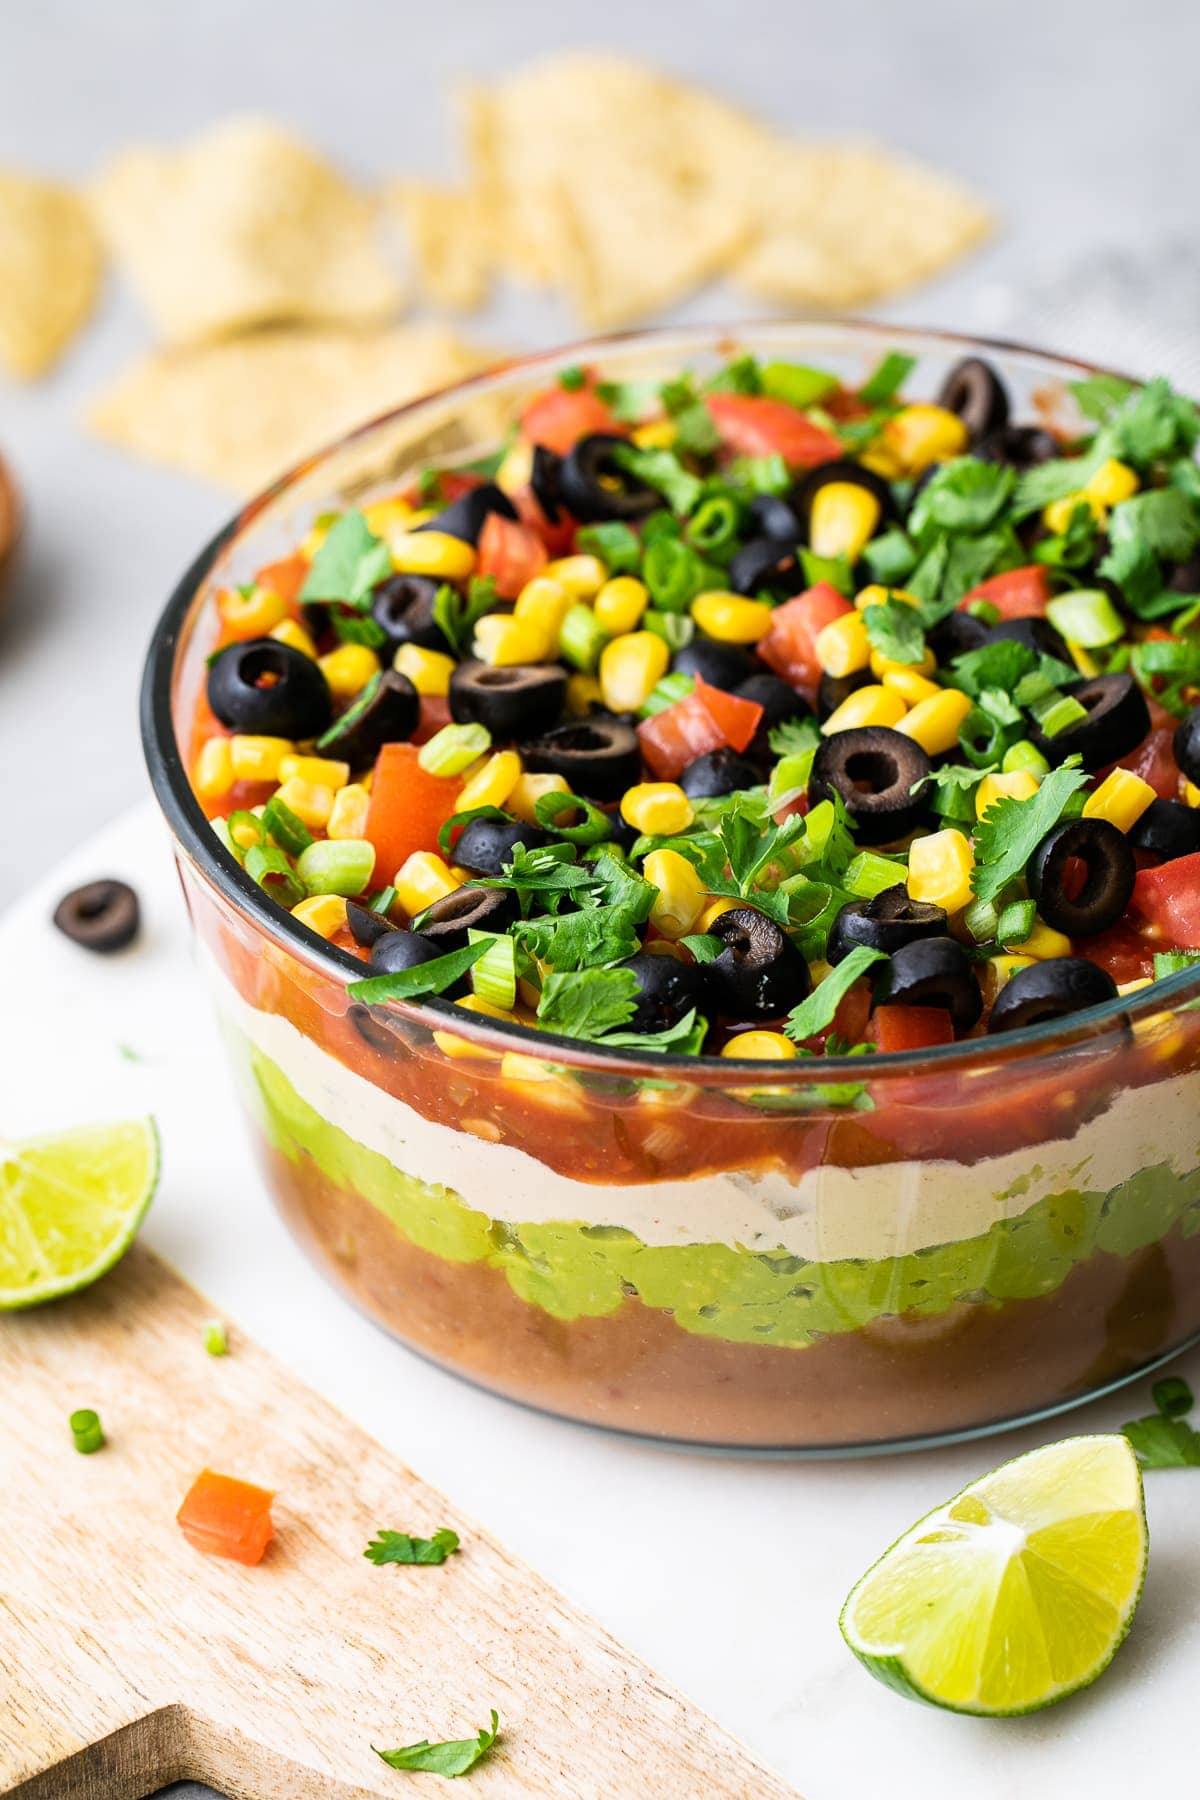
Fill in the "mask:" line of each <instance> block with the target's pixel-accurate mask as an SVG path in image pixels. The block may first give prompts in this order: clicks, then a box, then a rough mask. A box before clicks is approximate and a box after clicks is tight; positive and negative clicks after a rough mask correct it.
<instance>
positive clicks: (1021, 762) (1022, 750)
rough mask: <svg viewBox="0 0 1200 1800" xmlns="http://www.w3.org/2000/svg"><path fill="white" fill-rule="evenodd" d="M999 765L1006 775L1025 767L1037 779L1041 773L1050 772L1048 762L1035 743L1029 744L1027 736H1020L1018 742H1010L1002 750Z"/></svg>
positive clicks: (1015, 772) (1013, 773)
mask: <svg viewBox="0 0 1200 1800" xmlns="http://www.w3.org/2000/svg"><path fill="white" fill-rule="evenodd" d="M1000 767H1001V769H1002V770H1003V771H1004V773H1005V774H1006V775H1015V774H1017V773H1018V771H1019V770H1021V769H1027V770H1028V772H1029V773H1030V774H1031V775H1036V777H1037V779H1038V780H1039V781H1040V780H1041V778H1042V776H1043V775H1048V774H1049V773H1050V764H1049V763H1048V762H1047V761H1046V759H1045V757H1044V756H1043V755H1042V753H1041V751H1040V750H1039V749H1038V747H1037V745H1036V744H1031V743H1030V741H1029V739H1028V738H1022V739H1021V740H1020V742H1019V743H1016V744H1010V746H1009V748H1008V749H1007V750H1006V751H1005V752H1004V757H1003V760H1002V761H1001V764H1000Z"/></svg>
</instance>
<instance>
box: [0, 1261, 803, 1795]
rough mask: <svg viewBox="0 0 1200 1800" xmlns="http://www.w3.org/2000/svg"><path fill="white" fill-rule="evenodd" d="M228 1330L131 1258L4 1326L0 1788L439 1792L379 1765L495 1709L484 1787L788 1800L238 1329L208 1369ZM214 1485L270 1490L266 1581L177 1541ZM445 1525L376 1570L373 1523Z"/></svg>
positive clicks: (777, 1784) (464, 1733) (421, 1528)
mask: <svg viewBox="0 0 1200 1800" xmlns="http://www.w3.org/2000/svg"><path fill="white" fill-rule="evenodd" d="M213 1310H214V1309H213V1308H212V1307H211V1305H209V1304H208V1303H207V1302H206V1301H205V1300H204V1298H203V1296H202V1295H200V1294H198V1293H197V1292H196V1291H195V1290H194V1289H193V1288H190V1287H188V1286H187V1285H186V1284H185V1283H184V1282H183V1281H181V1280H180V1279H179V1277H178V1276H176V1275H175V1274H174V1273H173V1272H172V1271H171V1270H170V1269H168V1268H167V1267H166V1265H165V1264H163V1263H162V1262H160V1261H159V1260H158V1259H157V1258H156V1257H154V1256H153V1255H152V1254H151V1253H150V1252H149V1251H148V1250H145V1249H142V1248H140V1247H137V1248H135V1249H134V1250H132V1251H131V1252H130V1253H129V1255H128V1256H127V1257H126V1258H125V1260H124V1262H123V1263H122V1264H121V1265H120V1267H119V1268H118V1269H117V1270H116V1271H115V1272H114V1273H113V1274H112V1275H110V1276H108V1277H107V1278H106V1279H105V1280H104V1281H102V1282H101V1283H100V1284H99V1285H98V1286H97V1287H95V1288H93V1289H92V1290H91V1291H90V1292H88V1293H86V1294H81V1295H78V1296H76V1297H75V1298H73V1299H71V1300H68V1301H64V1302H60V1303H59V1304H57V1305H55V1306H51V1307H48V1308H45V1309H44V1310H41V1311H38V1312H31V1313H18V1314H9V1315H7V1316H6V1317H4V1318H3V1319H0V1794H4V1795H12V1796H20V1800H134V1797H135V1796H141V1795H145V1794H149V1793H153V1792H155V1790H156V1789H157V1788H159V1787H160V1786H162V1785H164V1784H165V1783H167V1782H170V1781H175V1780H179V1779H182V1778H185V1777H193V1778H196V1779H199V1780H204V1781H209V1782H211V1783H212V1784H213V1785H214V1786H215V1787H217V1788H219V1789H220V1790H221V1791H222V1792H223V1793H226V1794H229V1795H230V1796H232V1800H366V1797H367V1796H386V1795H391V1796H398V1795H403V1794H405V1793H408V1792H412V1793H414V1794H421V1793H433V1792H434V1791H435V1790H438V1791H441V1792H444V1791H445V1790H444V1787H443V1785H442V1778H440V1777H438V1776H436V1775H419V1774H408V1773H401V1772H398V1771H395V1770H392V1769H390V1768H388V1767H387V1766H386V1765H385V1764H384V1763H382V1762H381V1761H380V1760H379V1758H378V1757H377V1756H375V1755H374V1753H373V1751H372V1749H371V1745H372V1744H376V1745H378V1746H380V1747H381V1748H392V1747H394V1746H396V1745H399V1744H409V1743H412V1742H414V1741H416V1740H418V1739H420V1738H425V1737H427V1738H429V1739H430V1740H433V1741H436V1740H438V1739H443V1738H464V1737H471V1736H473V1735H474V1733H475V1731H476V1730H477V1729H478V1727H479V1726H481V1725H485V1724H486V1723H487V1722H488V1717H489V1713H490V1710H491V1708H492V1707H495V1708H496V1710H497V1711H498V1712H499V1714H500V1718H501V1726H502V1736H501V1738H500V1740H499V1741H498V1743H497V1745H496V1747H495V1749H494V1750H493V1751H492V1753H491V1755H490V1756H489V1757H488V1758H487V1759H486V1760H485V1761H483V1762H482V1763H480V1764H479V1765H477V1767H476V1768H475V1769H474V1770H473V1771H472V1773H471V1774H470V1775H469V1776H468V1777H466V1780H467V1781H468V1782H469V1783H470V1786H469V1787H468V1788H465V1789H464V1790H463V1791H464V1792H466V1793H472V1792H478V1793H479V1794H480V1795H481V1796H484V1795H513V1794H531V1795H548V1796H549V1795H552V1796H554V1797H555V1800H572V1797H574V1796H578V1797H579V1800H624V1797H625V1796H645V1795H653V1796H654V1797H655V1800H698V1797H699V1796H701V1795H703V1796H706V1797H709V1796H712V1797H716V1800H725V1797H733V1796H736V1797H737V1800H795V1797H794V1790H793V1789H791V1788H789V1787H788V1786H787V1785H786V1784H785V1783H784V1782H783V1781H781V1780H780V1779H778V1777H776V1776H774V1775H772V1774H770V1773H769V1772H768V1771H767V1770H765V1769H763V1768H762V1767H760V1766H759V1765H758V1764H757V1763H755V1762H754V1761H753V1760H752V1759H751V1757H750V1756H749V1754H748V1753H747V1751H746V1750H745V1749H744V1748H743V1747H742V1746H741V1745H740V1744H738V1743H737V1742H735V1741H734V1740H733V1739H732V1738H730V1737H729V1736H728V1735H727V1734H726V1733H725V1732H723V1731H722V1730H721V1729H720V1727H719V1726H717V1725H716V1724H714V1723H713V1721H712V1720H711V1719H709V1718H708V1717H707V1716H706V1715H705V1714H704V1713H702V1712H700V1711H698V1710H697V1708H695V1707H694V1706H692V1705H691V1704H690V1703H689V1702H688V1701H687V1700H685V1699H684V1698H683V1697H682V1696H681V1695H679V1694H677V1693H675V1692H674V1691H673V1690H672V1689H671V1688H669V1687H668V1686H667V1685H666V1684H665V1683H664V1682H662V1681H661V1680H660V1679H659V1678H658V1677H657V1676H656V1675H655V1674H654V1673H653V1672H652V1671H651V1670H650V1669H648V1668H647V1667H646V1666H645V1665H644V1664H643V1663H640V1662H639V1661H638V1660H637V1659H636V1658H635V1657H634V1656H632V1655H631V1654H630V1653H629V1652H628V1651H626V1650H624V1649H623V1648H622V1647H621V1645H620V1644H618V1643H617V1642H616V1641H615V1640H614V1639H613V1638H611V1637H609V1636H608V1634H607V1633H606V1632H605V1631H604V1630H603V1629H602V1628H601V1627H600V1626H599V1625H597V1624H596V1623H595V1622H594V1621H593V1620H591V1619H589V1618H587V1617H586V1616H585V1615H584V1614H583V1613H581V1612H579V1611H578V1610H577V1608H575V1607H574V1606H573V1605H572V1604H571V1603H570V1602H569V1601H568V1600H566V1599H564V1598H563V1596H562V1595H561V1594H559V1593H557V1592H555V1590H554V1589H553V1588H551V1587H550V1586H549V1585H548V1584H547V1583H546V1582H544V1581H543V1580H542V1579H541V1578H540V1577H539V1576H538V1575H536V1574H535V1573H534V1572H533V1570H532V1569H529V1568H527V1567H526V1566H525V1565H524V1564H522V1563H520V1562H518V1561H517V1560H516V1558H515V1557H513V1556H511V1555H510V1554H509V1553H508V1551H506V1550H505V1549H504V1548H503V1546H502V1545H500V1544H498V1543H497V1542H496V1541H495V1540H494V1539H492V1538H490V1537H488V1536H487V1534H486V1533H485V1532H484V1531H482V1530H481V1529H480V1528H479V1527H478V1526H477V1525H475V1524H474V1523H473V1522H472V1521H471V1520H470V1519H467V1518H464V1517H463V1516H462V1515H461V1514H460V1513H459V1512H458V1511H457V1510H456V1508H455V1507H453V1506H452V1505H451V1504H450V1502H449V1501H447V1500H446V1499H444V1498H443V1496H442V1495H440V1494H438V1493H436V1492H435V1491H434V1490H433V1489H432V1488H429V1487H427V1486H426V1485H425V1484H424V1483H423V1482H422V1481H420V1480H419V1479H418V1478H417V1477H416V1476H415V1475H413V1474H412V1473H411V1471H410V1470H408V1469H406V1468H405V1466H404V1464H403V1463H401V1462H400V1461H398V1460H397V1459H396V1458H395V1457H394V1456H392V1455H390V1454H389V1453H388V1452H387V1451H386V1450H384V1449H383V1448H382V1447H381V1446H380V1445H379V1444H377V1443H375V1442H373V1441H372V1440H371V1439H370V1438H368V1437H367V1436H366V1435H365V1434H364V1433H363V1432H361V1431H359V1430H358V1428H357V1427H356V1426H354V1425H352V1424H351V1423H350V1422H349V1421H348V1420H346V1419H345V1418H343V1417H342V1416H341V1415H340V1414H339V1413H337V1412H335V1411H334V1409H333V1408H332V1407H330V1406H328V1405H326V1403H325V1402H324V1401H322V1400H321V1399H319V1398H318V1397H317V1395H315V1394H314V1393H313V1392H312V1391H311V1390H310V1389H307V1388H305V1387H304V1386H303V1385H302V1384H301V1383H300V1382H298V1381H296V1380H294V1379H293V1378H292V1377H290V1376H289V1375H288V1374H287V1373H286V1371H285V1370H284V1369H282V1368H281V1367H280V1366H279V1365H278V1364H276V1363H275V1362H273V1361H272V1360H271V1358H270V1357H268V1356H267V1355H266V1354H265V1353H264V1352H263V1351H261V1350H259V1349H258V1348H257V1347H256V1346H255V1345H254V1344H252V1343H250V1342H248V1341H247V1340H246V1339H245V1338H243V1337H242V1336H241V1335H240V1334H239V1333H237V1331H236V1329H232V1330H231V1354H230V1355H228V1356H226V1357H211V1356H209V1355H208V1354H207V1353H206V1352H205V1349H204V1346H203V1327H204V1322H205V1321H206V1320H207V1319H208V1318H211V1317H212V1315H213ZM82 1406H91V1407H95V1408H96V1410H97V1411H98V1412H99V1413H100V1415H101V1418H102V1420H103V1423H104V1427H105V1430H106V1433H107V1436H108V1443H107V1445H106V1447H105V1448H104V1449H103V1450H102V1451H100V1452H99V1453H97V1454H96V1455H94V1456H81V1455H80V1454H79V1453H78V1452H77V1451H76V1450H75V1448H74V1445H73V1443H72V1439H71V1435H70V1431H69V1429H68V1426H67V1419H68V1416H69V1414H70V1413H71V1412H72V1411H73V1410H74V1409H75V1408H76V1407H82ZM564 1429H567V1428H566V1427H564ZM206 1465H209V1466H211V1467H213V1468H215V1469H219V1470H221V1471H222V1472H224V1473H226V1474H232V1475H238V1476H241V1477H243V1478H245V1479H246V1480H250V1481H256V1482H259V1483H261V1484H262V1485H263V1486H266V1487H270V1488H273V1489H276V1490H277V1494H278V1497H277V1499H276V1502H275V1522H276V1533H277V1535H276V1538H275V1541H274V1542H273V1543H272V1545H271V1546H270V1548H269V1549H268V1551H267V1554H266V1557H265V1558H264V1560H263V1562H262V1563H261V1564H260V1565H259V1566H258V1567H257V1568H253V1569H246V1568H242V1567H240V1566H238V1565H236V1564H234V1563H229V1562H224V1561H221V1560H219V1559H217V1558H214V1557H208V1556H201V1555H199V1554H198V1553H197V1552H196V1551H195V1550H193V1549H192V1548H191V1547H190V1545H189V1544H188V1543H187V1542H186V1541H185V1539H184V1537H183V1535H182V1533H181V1532H180V1531H179V1528H178V1526H177V1525H176V1524H175V1513H176V1510H177V1508H178V1506H179V1503H180V1500H181V1499H182V1497H183V1495H184V1493H185V1492H186V1490H187V1488H188V1486H189V1485H190V1483H191V1481H192V1479H193V1477H194V1476H195V1475H196V1474H197V1473H198V1472H199V1470H200V1469H201V1468H203V1467H205V1466H206ZM443 1525H449V1526H451V1527H453V1529H454V1530H456V1531H457V1532H458V1533H459V1534H460V1536H461V1539H462V1549H461V1551H460V1552H459V1553H458V1554H456V1555H454V1556H452V1557H450V1559H449V1560H448V1561H447V1562H446V1563H445V1564H444V1565H442V1566H441V1567H429V1568H425V1567H421V1568H404V1567H386V1568H376V1567H375V1566H374V1565H373V1564H371V1563H369V1562H367V1561H366V1560H365V1559H364V1557H363V1549H364V1547H365V1545H366V1544H367V1542H368V1540H369V1539H370V1538H371V1537H372V1536H373V1535H374V1534H375V1532H376V1531H377V1530H379V1529H380V1528H381V1527H382V1528H387V1529H392V1530H398V1531H409V1532H412V1533H413V1534H420V1535H422V1536H430V1535H432V1533H433V1531H434V1530H436V1529H437V1528H438V1527H439V1526H443ZM669 1525H670V1521H669V1520H666V1521H664V1528H665V1529H669ZM612 1530H613V1531H616V1532H619V1531H620V1530H621V1519H620V1515H619V1513H616V1514H614V1517H613V1520H612ZM587 1554H588V1546H587V1543H586V1542H581V1543H580V1545H579V1555H580V1558H581V1559H582V1558H584V1557H586V1556H587ZM704 1577H705V1571H704V1570H703V1568H698V1569H697V1570H696V1580H697V1581H698V1582H702V1581H703V1580H704Z"/></svg>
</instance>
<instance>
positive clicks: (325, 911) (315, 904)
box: [292, 894, 346, 938]
mask: <svg viewBox="0 0 1200 1800" xmlns="http://www.w3.org/2000/svg"><path fill="white" fill-rule="evenodd" d="M292 917H293V919H299V921H300V923H301V924H302V925H307V926H308V929H309V930H310V931H315V932H316V933H317V934H318V936H320V937H323V938H331V937H333V936H334V935H335V933H337V932H339V931H341V930H342V929H343V927H344V926H345V923H346V902H345V901H344V900H343V899H342V896H341V895H340V894H310V895H309V897H308V899H307V900H301V901H300V903H299V905H298V906H293V908H292Z"/></svg>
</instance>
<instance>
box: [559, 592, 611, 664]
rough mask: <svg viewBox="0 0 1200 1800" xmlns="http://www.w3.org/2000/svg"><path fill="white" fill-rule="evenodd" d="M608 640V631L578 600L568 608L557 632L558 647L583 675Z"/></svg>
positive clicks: (588, 608) (598, 656)
mask: <svg viewBox="0 0 1200 1800" xmlns="http://www.w3.org/2000/svg"><path fill="white" fill-rule="evenodd" d="M608 641H609V635H608V632H607V631H605V629H604V627H603V625H601V623H600V621H599V619H598V618H597V617H596V615H595V613H594V612H593V611H592V609H591V607H590V606H584V605H583V603H582V602H579V603H578V604H577V605H575V606H572V607H570V608H569V609H568V611H567V612H566V614H565V615H564V617H563V622H562V629H561V630H560V632H559V637H558V648H559V652H560V654H561V655H562V656H563V658H564V659H565V660H566V661H567V662H569V663H570V664H571V665H572V667H573V668H576V669H581V670H582V671H583V673H584V674H585V675H586V674H588V673H590V671H591V670H592V669H594V668H595V667H596V664H597V663H598V662H599V661H600V652H601V651H602V650H603V648H604V646H605V644H607V643H608Z"/></svg>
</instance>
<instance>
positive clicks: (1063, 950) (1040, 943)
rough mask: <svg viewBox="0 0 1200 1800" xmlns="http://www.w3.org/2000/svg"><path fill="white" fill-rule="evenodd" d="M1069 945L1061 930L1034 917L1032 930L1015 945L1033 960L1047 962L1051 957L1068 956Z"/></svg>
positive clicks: (1068, 940)
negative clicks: (1021, 941)
mask: <svg viewBox="0 0 1200 1800" xmlns="http://www.w3.org/2000/svg"><path fill="white" fill-rule="evenodd" d="M1071 947H1072V946H1071V940H1070V938H1069V937H1067V936H1065V935H1064V933H1063V932H1061V931H1055V929H1054V927H1053V926H1052V925H1047V924H1046V922H1045V920H1044V919H1035V920H1034V922H1033V930H1032V931H1031V932H1030V934H1029V936H1028V937H1027V938H1026V939H1025V940H1024V942H1023V943H1021V944H1019V945H1018V946H1017V948H1018V949H1019V950H1020V952H1021V954H1022V956H1029V957H1032V959H1033V961H1034V962H1049V961H1050V960H1051V958H1052V957H1056V956H1070V954H1071ZM1006 948H1007V946H1006Z"/></svg>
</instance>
